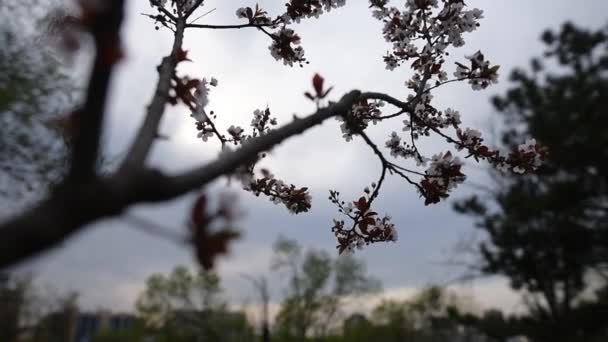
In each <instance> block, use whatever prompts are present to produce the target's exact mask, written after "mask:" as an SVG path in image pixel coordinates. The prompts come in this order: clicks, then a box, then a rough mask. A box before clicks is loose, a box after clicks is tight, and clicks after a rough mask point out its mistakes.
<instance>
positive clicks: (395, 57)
mask: <svg viewBox="0 0 608 342" xmlns="http://www.w3.org/2000/svg"><path fill="white" fill-rule="evenodd" d="M387 3H388V2H387V1H372V2H371V6H370V7H372V9H373V16H374V17H375V18H377V19H379V20H382V21H383V22H384V23H385V26H384V29H383V32H384V38H385V39H386V40H387V41H388V42H391V43H392V45H393V53H392V54H390V55H389V56H390V57H389V58H385V61H386V62H387V68H389V69H392V68H394V67H396V66H397V65H399V64H400V62H401V61H403V60H407V59H410V58H420V57H425V60H426V61H425V62H421V63H418V64H417V65H415V68H416V69H417V70H419V71H422V70H423V69H424V68H425V67H426V66H427V65H428V64H432V63H435V62H436V61H437V60H438V59H440V58H441V57H442V56H444V55H445V54H446V51H445V50H446V48H447V47H448V46H449V45H453V46H455V47H459V46H462V45H464V39H463V38H462V35H463V33H465V32H472V31H474V30H475V29H476V28H477V27H478V26H479V24H478V21H479V20H480V19H481V18H483V11H481V10H479V9H477V8H474V9H472V10H465V5H464V2H462V1H441V3H442V5H443V7H442V8H441V9H439V7H440V3H439V1H437V0H430V1H414V0H408V1H407V2H406V5H405V9H404V10H403V11H400V10H399V9H397V8H395V7H387ZM420 6H422V7H420ZM418 41H420V42H424V45H422V44H418V45H417V42H418ZM442 75H445V74H442Z"/></svg>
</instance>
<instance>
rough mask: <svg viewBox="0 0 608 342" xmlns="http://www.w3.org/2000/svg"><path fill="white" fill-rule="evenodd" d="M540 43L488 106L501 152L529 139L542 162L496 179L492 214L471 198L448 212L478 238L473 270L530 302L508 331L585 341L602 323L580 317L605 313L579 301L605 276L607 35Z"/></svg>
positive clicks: (567, 35) (547, 38) (573, 30)
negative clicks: (539, 53)
mask: <svg viewBox="0 0 608 342" xmlns="http://www.w3.org/2000/svg"><path fill="white" fill-rule="evenodd" d="M543 41H544V42H545V44H546V46H547V52H546V53H545V55H544V59H533V60H532V63H531V69H532V71H531V72H526V71H523V70H516V71H514V72H513V73H512V75H511V80H512V82H513V83H514V87H513V88H512V89H510V90H508V91H507V93H506V94H505V95H504V96H502V97H497V98H496V99H494V104H495V107H496V109H497V110H498V111H499V112H500V113H501V114H502V115H503V116H504V119H505V123H506V127H505V128H504V130H503V132H502V136H501V137H502V140H503V142H504V143H505V144H506V145H509V146H516V145H517V144H518V143H521V142H522V141H523V137H524V136H527V135H532V136H534V137H536V138H537V139H538V140H539V141H540V142H541V143H542V144H544V145H545V146H547V147H548V148H549V151H550V157H549V160H548V161H547V162H546V163H545V165H544V166H543V167H542V168H541V169H540V170H539V172H538V174H536V175H529V176H524V177H519V176H518V177H513V176H506V175H505V176H501V178H500V179H501V180H502V182H501V186H500V187H499V189H498V191H497V193H496V194H493V195H492V196H491V199H492V205H485V204H482V203H481V201H480V200H479V198H477V197H473V198H471V199H469V200H466V201H463V202H461V203H460V204H458V205H457V206H456V208H457V209H458V210H460V211H462V212H464V213H468V214H471V215H474V216H476V217H477V218H478V223H477V225H478V227H479V228H481V229H482V230H483V231H484V232H486V233H487V237H488V239H487V241H485V242H483V243H482V244H481V245H480V246H479V256H480V259H481V270H482V271H483V272H484V273H486V274H501V275H504V276H507V277H508V278H509V279H510V281H511V285H512V287H513V288H514V289H517V290H525V291H526V292H527V293H529V294H530V297H529V299H530V300H529V301H528V303H530V314H529V315H527V316H525V317H521V319H518V320H517V321H516V322H515V321H514V322H510V323H508V324H510V325H511V326H513V325H516V326H517V327H518V329H519V331H520V333H524V334H527V335H528V336H530V337H532V338H534V339H535V340H538V341H588V340H591V339H592V338H593V337H594V336H597V335H598V334H603V333H606V329H605V327H606V326H608V315H606V314H603V315H598V316H593V315H588V314H584V312H588V311H589V310H590V311H592V312H596V313H597V312H598V310H599V312H604V313H606V312H608V307H606V303H605V302H603V303H602V301H601V300H599V299H598V300H597V301H595V304H593V303H590V302H585V301H583V300H582V298H583V294H584V293H585V292H586V291H587V292H589V291H593V289H594V288H602V287H604V286H606V282H605V279H606V278H603V277H605V275H606V274H605V272H606V269H607V266H608V225H607V223H608V215H606V213H608V206H607V205H606V203H608V202H607V200H608V178H607V175H608V164H607V163H606V158H607V157H608V130H606V129H605V127H606V125H607V124H608V116H606V115H605V114H606V113H605V108H606V107H607V105H608V28H605V29H602V30H598V31H587V30H583V29H580V28H577V27H575V26H574V25H572V24H565V25H564V26H563V27H562V29H561V31H560V32H557V33H555V32H552V31H547V32H546V33H545V34H543ZM602 278H603V280H602ZM598 298H599V297H598ZM592 307H593V308H592ZM487 320H488V322H486V323H488V324H490V323H491V320H490V318H489V317H488V318H487ZM494 322H495V323H496V321H494ZM494 325H499V324H494ZM494 330H496V329H494ZM512 333H513V334H515V333H517V332H512Z"/></svg>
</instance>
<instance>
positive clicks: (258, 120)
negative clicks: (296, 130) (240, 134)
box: [251, 108, 277, 137]
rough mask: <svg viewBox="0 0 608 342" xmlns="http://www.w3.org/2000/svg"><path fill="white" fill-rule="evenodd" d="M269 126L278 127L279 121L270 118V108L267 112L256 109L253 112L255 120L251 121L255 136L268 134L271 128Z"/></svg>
mask: <svg viewBox="0 0 608 342" xmlns="http://www.w3.org/2000/svg"><path fill="white" fill-rule="evenodd" d="M268 124H270V125H272V126H276V125H277V119H276V118H273V117H270V110H268V108H267V109H266V110H260V109H256V110H254V111H253V119H251V127H253V129H254V132H253V136H254V137H255V136H256V135H258V134H259V135H262V134H265V133H268V132H269V131H270V128H269V127H268Z"/></svg>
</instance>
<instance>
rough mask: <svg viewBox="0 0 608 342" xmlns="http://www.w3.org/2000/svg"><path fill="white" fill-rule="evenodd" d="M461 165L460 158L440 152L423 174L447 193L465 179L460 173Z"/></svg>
mask: <svg viewBox="0 0 608 342" xmlns="http://www.w3.org/2000/svg"><path fill="white" fill-rule="evenodd" d="M462 165H463V163H462V161H461V160H460V158H458V157H454V156H453V155H452V153H450V152H446V153H445V154H444V153H443V152H440V153H439V154H436V155H434V156H433V157H432V158H431V161H430V165H429V168H428V169H427V170H426V171H425V172H424V173H425V174H426V176H427V177H428V178H429V179H431V181H432V182H434V183H435V184H437V185H439V186H440V187H441V189H442V190H445V192H448V191H450V190H452V189H453V188H455V187H456V186H457V185H458V184H461V183H463V182H464V180H465V179H466V176H465V175H463V174H462V173H461V172H460V169H461V167H462Z"/></svg>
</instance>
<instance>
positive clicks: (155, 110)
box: [121, 18, 186, 172]
mask: <svg viewBox="0 0 608 342" xmlns="http://www.w3.org/2000/svg"><path fill="white" fill-rule="evenodd" d="M175 25H176V29H175V36H174V37H175V38H174V41H173V48H172V49H171V54H170V55H169V56H166V57H165V58H163V60H162V62H161V64H160V66H159V68H158V73H159V77H158V82H157V83H156V91H155V92H154V97H153V98H152V102H151V103H150V105H148V108H147V113H146V118H145V119H144V122H143V124H142V125H141V127H140V129H139V132H138V133H137V137H136V138H135V140H134V142H133V144H132V145H131V148H130V150H129V152H128V153H127V157H126V159H125V161H124V162H123V164H122V165H121V171H123V172H125V171H132V170H134V169H138V168H142V167H143V165H144V163H145V161H146V158H147V156H148V154H149V152H150V149H151V148H152V143H153V142H154V140H155V139H156V137H157V136H158V135H157V133H158V127H159V125H160V121H161V119H162V117H163V114H164V112H165V106H166V104H167V99H168V98H169V90H171V80H172V79H173V75H174V74H175V68H176V67H177V63H178V61H177V57H176V54H177V52H178V51H179V50H180V49H181V48H182V42H183V39H184V30H185V28H186V19H185V18H179V19H177V21H176V24H175Z"/></svg>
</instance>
